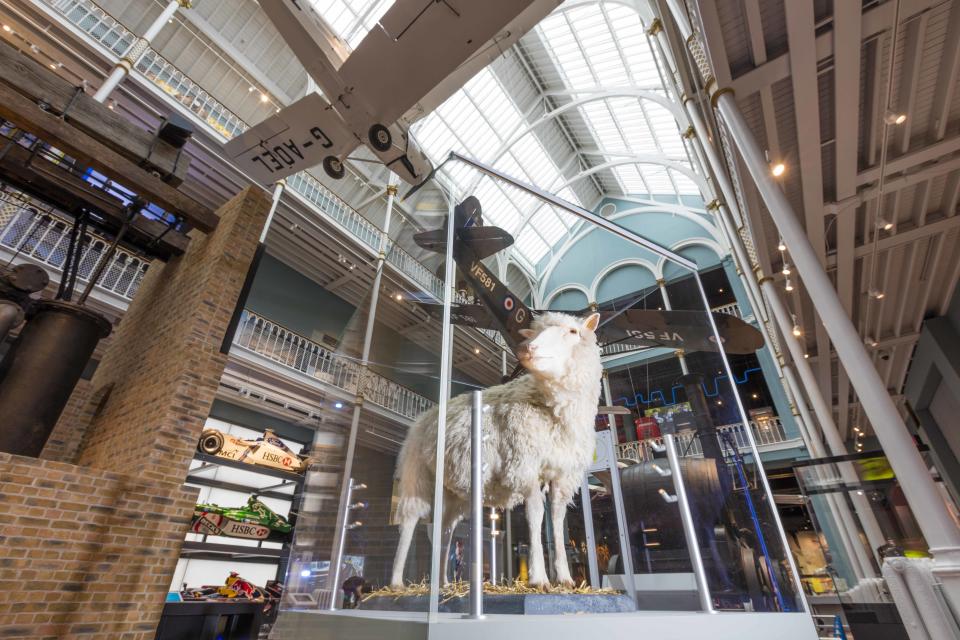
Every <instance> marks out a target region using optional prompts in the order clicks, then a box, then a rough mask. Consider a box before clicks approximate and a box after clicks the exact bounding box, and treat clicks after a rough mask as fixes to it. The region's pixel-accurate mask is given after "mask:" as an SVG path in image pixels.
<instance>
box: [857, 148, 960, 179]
mask: <svg viewBox="0 0 960 640" xmlns="http://www.w3.org/2000/svg"><path fill="white" fill-rule="evenodd" d="M956 151H960V136H954V137H952V138H947V139H946V140H941V141H939V142H934V143H933V144H930V145H927V146H926V147H923V148H921V149H917V150H916V151H911V152H910V153H905V154H904V155H902V156H898V157H896V158H893V159H891V160H888V161H887V168H886V172H885V175H886V176H892V175H896V174H898V173H900V172H901V171H906V170H908V169H912V168H914V167H918V166H920V165H923V164H925V163H927V162H930V161H931V160H936V159H938V158H941V157H943V156H945V155H949V154H951V153H955V152H956ZM879 179H880V167H879V166H873V167H870V168H869V169H866V170H865V171H861V172H860V173H859V174H858V175H857V185H858V186H861V185H865V184H870V183H871V182H875V181H876V180H879Z"/></svg>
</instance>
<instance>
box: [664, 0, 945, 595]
mask: <svg viewBox="0 0 960 640" xmlns="http://www.w3.org/2000/svg"><path fill="white" fill-rule="evenodd" d="M667 4H668V6H669V8H670V12H671V13H672V14H673V18H674V20H675V21H676V23H677V25H678V27H679V29H680V32H681V36H682V37H683V38H684V39H685V40H686V42H687V45H688V46H689V48H690V52H691V54H692V56H693V59H694V61H695V62H696V65H697V67H698V70H699V72H700V75H701V76H702V78H703V81H704V85H705V86H706V88H707V90H708V93H709V96H710V101H711V104H713V105H714V107H715V108H716V109H717V111H718V112H719V114H720V116H721V117H722V118H723V121H724V122H725V123H726V126H727V128H728V129H729V132H730V137H731V139H732V140H733V142H734V144H735V145H736V147H737V149H738V151H739V152H740V155H741V156H742V158H743V161H744V165H745V166H746V167H747V170H748V171H749V173H750V175H751V177H752V178H753V180H754V182H755V183H756V185H757V188H758V190H759V192H760V195H761V197H762V198H763V201H764V203H765V204H766V206H767V209H768V210H769V212H770V216H771V218H772V219H773V221H774V222H775V224H776V225H777V228H778V229H779V231H780V235H781V237H783V239H784V241H785V242H786V244H787V246H788V247H789V248H790V253H791V255H792V256H793V261H794V264H795V266H796V267H797V271H798V273H799V274H800V277H801V278H802V279H803V282H804V285H805V286H806V288H807V291H808V293H809V294H810V297H811V299H812V301H813V304H814V307H815V308H816V309H817V312H818V314H819V315H820V318H821V320H822V322H823V325H824V328H825V329H826V331H827V334H828V335H829V336H830V339H831V341H832V342H833V344H834V346H835V348H836V350H837V355H838V357H839V358H840V362H841V364H842V365H843V366H844V368H845V369H846V370H847V373H848V374H849V376H850V380H851V384H852V385H853V387H854V389H855V391H856V392H857V395H858V396H859V397H860V400H861V403H862V406H863V408H864V411H865V413H866V414H867V417H868V419H869V420H870V423H871V424H872V425H873V428H874V432H875V433H876V435H877V438H878V439H879V441H880V444H881V446H882V447H883V450H884V453H885V454H886V456H887V459H888V460H889V461H890V465H891V466H892V467H893V470H894V473H896V476H897V480H898V481H899V483H900V486H901V487H902V488H903V492H904V496H905V497H906V498H907V502H908V503H909V504H910V507H911V509H912V510H913V514H914V516H915V518H916V520H917V522H918V524H919V525H920V528H921V530H922V532H923V534H924V537H925V538H926V540H927V542H928V544H929V545H930V552H931V553H932V554H933V556H934V559H935V568H934V572H935V573H936V574H937V575H938V576H939V577H940V579H941V580H942V581H943V587H944V593H945V595H946V596H947V598H948V599H949V601H950V602H951V604H952V605H953V606H954V608H955V609H958V608H960V529H958V527H957V525H956V523H955V522H954V521H953V519H952V518H951V517H950V514H949V513H948V512H947V508H946V505H944V503H943V500H942V498H941V496H940V494H939V492H938V491H937V487H936V484H935V483H934V481H933V478H932V477H931V476H930V472H929V470H928V469H927V467H926V464H925V463H924V461H923V458H922V457H921V455H920V453H919V452H918V451H917V448H916V445H915V443H914V442H913V439H912V437H911V436H910V433H909V432H908V431H907V428H906V426H905V425H904V423H903V420H902V419H901V418H900V415H899V414H898V412H897V408H896V406H895V405H894V403H893V400H892V399H891V398H890V395H889V393H887V390H886V387H885V386H884V383H883V381H882V380H881V379H880V376H879V374H878V373H877V371H876V369H875V368H874V366H873V363H872V362H871V360H870V356H869V355H868V353H867V351H866V349H865V348H864V345H863V342H862V341H861V340H860V336H859V334H858V333H857V330H856V328H855V327H854V326H853V323H852V322H851V320H850V318H849V317H848V316H847V314H846V311H845V310H844V308H843V304H842V303H841V301H840V298H839V296H838V295H837V292H836V290H835V289H834V288H833V285H832V283H831V282H830V278H829V277H828V276H827V274H826V272H825V271H824V269H823V265H821V264H820V261H819V259H818V257H817V253H816V251H815V250H814V248H813V247H812V246H811V244H810V241H809V239H808V238H807V236H806V232H805V230H804V228H803V226H802V225H801V223H800V218H799V217H798V216H797V214H796V212H795V211H793V208H792V206H791V205H790V202H789V201H788V200H787V198H786V196H785V195H784V193H783V192H782V191H781V190H780V187H779V185H778V184H777V183H776V182H775V181H774V180H773V177H772V176H771V175H770V169H769V166H768V164H767V162H766V158H765V156H764V153H763V149H761V148H760V145H759V144H758V143H757V141H756V139H755V138H754V136H753V132H752V131H751V130H750V127H749V125H748V124H747V122H746V120H745V119H744V117H743V115H742V114H741V113H740V109H739V107H738V106H737V103H736V100H735V99H734V97H733V91H732V90H731V89H730V88H728V87H722V88H721V87H717V86H716V80H715V77H714V76H713V73H712V70H711V69H710V65H709V62H708V60H707V57H706V53H705V52H704V51H703V48H702V44H701V43H700V42H699V40H698V39H697V37H696V35H695V34H694V33H693V31H692V29H691V26H690V23H689V21H688V19H687V16H686V13H685V12H684V11H683V10H682V8H681V7H680V6H679V4H678V2H677V0H667ZM820 357H829V354H820Z"/></svg>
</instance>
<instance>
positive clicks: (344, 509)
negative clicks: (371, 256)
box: [263, 173, 439, 611]
mask: <svg viewBox="0 0 960 640" xmlns="http://www.w3.org/2000/svg"><path fill="white" fill-rule="evenodd" d="M393 177H394V175H393V174H392V173H391V174H390V178H391V179H392V178H393ZM282 191H283V185H282V184H279V183H278V184H277V187H276V188H275V189H274V192H273V194H274V205H276V202H278V201H279V198H280V193H281V192H282ZM396 193H397V186H396V185H395V184H389V185H387V213H386V218H385V220H384V223H383V234H382V235H381V236H380V252H379V253H378V254H377V266H376V272H375V273H374V276H373V286H372V289H371V292H370V307H369V309H368V311H367V326H366V332H365V333H364V335H363V349H362V351H361V355H360V371H359V373H358V375H357V397H356V400H355V401H354V404H353V415H352V416H351V419H350V435H349V436H348V437H347V452H346V459H345V460H344V463H343V482H342V483H341V488H340V505H339V510H338V511H337V524H336V528H335V529H334V534H333V535H334V538H333V553H332V554H331V555H332V557H334V558H335V557H336V556H337V550H338V549H340V550H342V548H343V537H344V535H345V531H346V530H345V529H344V525H345V523H346V518H347V513H348V510H349V503H350V498H349V495H350V485H351V484H352V482H353V481H352V476H353V458H354V456H355V454H356V450H357V433H358V432H359V430H360V413H361V411H362V410H363V392H364V384H365V381H366V373H367V365H368V363H369V361H370V343H371V342H372V340H373V329H374V326H375V324H376V318H377V303H378V302H379V300H380V281H381V280H382V278H383V263H384V261H385V259H386V248H387V245H388V243H389V242H390V218H391V216H392V214H393V199H394V196H395V195H396ZM274 209H275V206H274V208H271V211H270V217H268V219H267V223H268V224H269V221H270V219H271V218H272V216H273V213H274ZM266 233H267V225H266V224H265V225H264V231H263V237H266ZM438 539H439V538H438ZM328 575H329V576H330V578H329V582H328V584H327V588H328V589H330V590H331V591H332V592H333V593H334V594H335V593H336V592H337V589H338V588H339V585H337V584H336V581H337V580H339V576H340V567H339V565H338V566H337V567H334V568H332V570H331V571H330V573H329V574H328ZM335 608H336V598H335V597H332V598H331V599H330V610H331V611H332V610H333V609H335Z"/></svg>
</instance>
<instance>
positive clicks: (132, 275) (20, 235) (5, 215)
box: [0, 193, 150, 300]
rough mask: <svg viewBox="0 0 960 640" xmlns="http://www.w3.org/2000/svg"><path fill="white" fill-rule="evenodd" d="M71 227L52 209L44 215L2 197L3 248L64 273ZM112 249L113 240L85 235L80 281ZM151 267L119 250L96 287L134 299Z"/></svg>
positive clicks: (0, 238) (0, 230)
mask: <svg viewBox="0 0 960 640" xmlns="http://www.w3.org/2000/svg"><path fill="white" fill-rule="evenodd" d="M72 224H73V223H72V222H70V221H69V220H67V219H65V218H62V217H60V216H58V215H57V214H56V213H55V212H54V211H53V210H48V211H43V212H41V211H39V210H38V209H37V208H36V207H34V206H30V205H29V203H28V202H26V201H19V200H16V199H14V198H13V197H12V195H11V194H9V193H7V194H3V196H2V197H0V246H2V247H5V248H8V249H10V250H11V251H13V252H14V253H18V254H19V255H21V256H24V257H27V258H31V259H33V260H36V261H38V262H40V263H42V264H44V265H47V266H49V267H51V268H53V269H56V270H58V271H61V272H62V271H63V268H64V262H65V261H66V259H67V247H68V245H69V243H70V228H71V225H72ZM109 246H110V241H109V240H108V239H106V238H104V237H103V236H100V235H98V234H95V233H90V232H87V233H86V234H84V243H83V252H82V254H81V256H80V262H79V267H78V269H77V280H78V281H87V280H88V279H89V277H90V275H91V274H93V273H95V272H96V267H97V264H98V263H99V262H100V260H101V258H102V257H103V256H104V254H105V253H106V251H107V248H108V247H109ZM149 266H150V261H149V260H147V259H145V258H143V257H141V256H137V255H134V254H132V253H129V252H127V251H124V250H123V249H120V248H117V250H116V253H114V255H113V257H112V258H111V259H110V264H109V265H107V268H106V269H104V271H103V274H102V275H101V276H100V280H99V282H97V284H96V286H97V288H99V289H103V290H105V291H109V292H111V293H115V294H117V295H119V296H120V297H122V298H125V299H126V300H132V299H133V296H134V295H135V294H136V293H137V290H138V289H139V288H140V282H141V281H142V280H143V276H144V274H145V273H146V272H147V267H149Z"/></svg>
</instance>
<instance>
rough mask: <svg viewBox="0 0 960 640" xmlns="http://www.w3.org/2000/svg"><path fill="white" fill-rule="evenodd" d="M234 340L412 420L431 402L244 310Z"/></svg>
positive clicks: (356, 363) (287, 365) (238, 344)
mask: <svg viewBox="0 0 960 640" xmlns="http://www.w3.org/2000/svg"><path fill="white" fill-rule="evenodd" d="M233 344H234V345H235V346H238V347H242V348H243V349H247V350H248V351H252V352H253V353H256V354H258V355H261V356H264V357H266V358H267V359H269V360H271V361H273V362H276V363H278V364H280V365H283V366H285V367H288V368H290V369H295V370H297V371H299V372H300V373H303V374H305V375H307V376H310V377H311V378H315V379H317V380H319V381H321V382H325V383H327V384H329V385H331V386H334V387H336V388H338V389H340V390H342V391H346V392H347V393H349V394H351V395H358V394H359V395H362V396H363V399H364V401H365V402H370V403H372V404H375V405H377V406H379V407H382V408H384V409H387V410H389V411H392V412H394V413H396V414H398V415H400V416H403V417H404V418H408V419H410V420H413V419H414V418H416V417H417V416H419V415H420V414H421V413H423V412H424V411H426V410H427V409H429V408H431V407H432V406H433V405H434V402H433V401H431V400H429V399H427V398H425V397H424V396H422V395H420V394H419V393H417V392H415V391H413V390H411V389H408V388H407V387H404V386H403V385H400V384H397V383H396V382H394V381H392V380H389V379H387V378H385V377H383V376H381V375H379V374H376V373H374V372H372V371H370V370H369V369H367V370H366V371H364V370H363V367H361V366H360V364H359V363H358V362H357V361H356V360H353V359H351V358H346V357H344V356H341V355H338V354H336V353H334V352H333V351H331V350H330V349H328V348H327V347H324V346H322V345H320V344H317V343H316V342H313V341H312V340H309V339H307V338H305V337H303V336H301V335H300V334H298V333H294V332H293V331H290V330H289V329H287V328H285V327H283V326H281V325H279V324H277V323H275V322H273V321H271V320H268V319H266V318H264V317H262V316H259V315H257V314H255V313H252V312H250V311H244V312H243V314H242V315H241V318H240V325H239V326H238V327H237V332H236V334H235V335H234V337H233ZM361 380H362V385H361Z"/></svg>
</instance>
